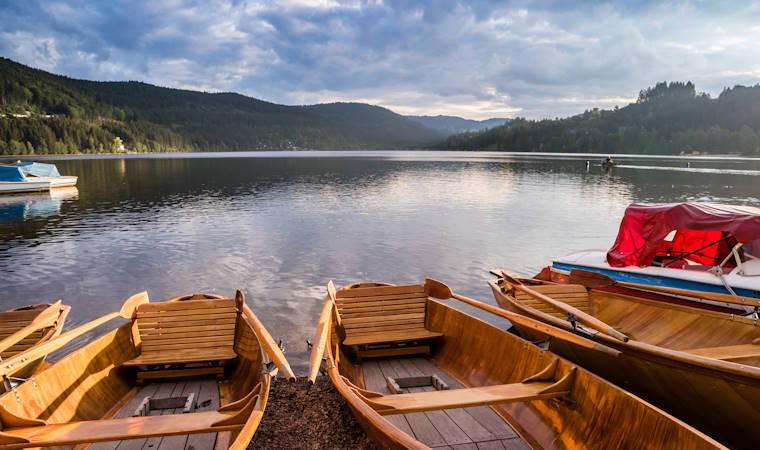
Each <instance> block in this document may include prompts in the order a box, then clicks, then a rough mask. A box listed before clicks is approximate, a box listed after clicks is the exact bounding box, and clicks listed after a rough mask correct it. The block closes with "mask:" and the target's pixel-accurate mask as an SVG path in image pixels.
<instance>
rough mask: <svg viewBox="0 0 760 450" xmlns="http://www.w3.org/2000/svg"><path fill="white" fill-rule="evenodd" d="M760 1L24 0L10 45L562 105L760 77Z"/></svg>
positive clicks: (507, 109) (334, 92)
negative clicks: (660, 86)
mask: <svg viewBox="0 0 760 450" xmlns="http://www.w3.org/2000/svg"><path fill="white" fill-rule="evenodd" d="M759 15H760V10H759V9H758V8H757V7H754V6H743V5H738V4H737V5H734V4H731V3H718V2H708V3H707V4H703V3H696V4H691V3H686V2H668V3H663V2H652V3H650V2H626V3H621V4H613V3H602V2H582V3H579V4H574V3H571V2H529V1H517V2H489V1H472V2H454V1H423V2H405V1H393V0H386V1H338V0H288V1H279V2H244V1H198V2H179V1H167V2H146V3H137V2H127V1H109V2H100V1H94V0H93V1H84V0H81V1H74V0H70V1H44V2H36V1H11V2H4V3H2V4H1V5H0V21H1V23H3V27H2V29H0V54H2V55H3V56H6V57H9V58H12V59H14V60H17V61H20V62H22V63H25V64H30V65H33V66H35V67H40V68H42V69H45V70H49V71H52V72H57V73H63V74H66V75H69V76H73V77H82V78H90V79H108V80H125V79H137V80H144V81H147V82H151V83H155V84H159V85H162V86H172V87H182V88H191V89H202V90H207V91H238V92H242V93H245V94H248V95H252V96H256V97H259V98H263V99H266V100H269V101H274V102H280V103H289V104H302V103H313V102H324V101H336V100H341V101H351V100H353V101H365V102H371V103H377V104H381V105H383V106H387V107H390V108H392V109H394V110H396V111H398V112H401V113H432V114H439V113H451V114H458V115H464V116H468V117H488V116H507V115H515V114H519V115H523V116H528V117H554V116H562V115H567V114H572V113H577V112H580V111H583V110H584V109H586V108H591V107H595V106H598V107H603V108H609V107H612V106H614V105H616V104H617V105H623V104H625V103H626V102H628V101H630V100H631V99H632V98H634V97H635V96H636V94H637V93H638V90H639V89H641V88H645V87H647V86H649V85H652V84H654V83H655V82H657V81H660V80H664V79H668V80H686V79H691V80H693V81H694V82H695V83H696V84H697V87H698V89H702V90H706V91H708V92H711V93H713V94H715V93H717V92H720V89H721V88H722V87H724V86H728V85H733V84H735V83H744V84H754V83H756V82H758V79H759V78H760V63H756V62H755V61H758V56H760V49H759V48H758V46H756V45H755V42H757V40H758V39H759V38H760V27H758V26H757V25H755V24H756V23H758V21H757V19H758V18H759V17H758V16H759Z"/></svg>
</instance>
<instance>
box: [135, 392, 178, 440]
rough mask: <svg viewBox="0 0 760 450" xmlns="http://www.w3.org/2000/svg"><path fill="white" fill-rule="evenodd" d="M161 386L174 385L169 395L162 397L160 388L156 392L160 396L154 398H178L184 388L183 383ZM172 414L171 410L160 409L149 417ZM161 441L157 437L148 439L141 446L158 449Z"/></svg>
mask: <svg viewBox="0 0 760 450" xmlns="http://www.w3.org/2000/svg"><path fill="white" fill-rule="evenodd" d="M161 385H162V386H163V385H167V386H169V385H174V386H173V387H172V389H171V392H169V395H163V392H161V388H158V392H161V396H160V397H159V395H158V394H157V395H156V398H169V397H178V396H179V395H180V394H181V393H182V390H183V389H184V388H185V382H184V381H178V382H176V383H162V384H161ZM173 412H174V410H173V409H161V410H158V411H151V412H150V415H151V416H166V415H169V414H172V413H173ZM162 440H163V437H158V436H157V437H152V438H148V440H146V441H145V443H144V444H143V449H144V450H153V449H155V448H158V446H159V445H161V441H162Z"/></svg>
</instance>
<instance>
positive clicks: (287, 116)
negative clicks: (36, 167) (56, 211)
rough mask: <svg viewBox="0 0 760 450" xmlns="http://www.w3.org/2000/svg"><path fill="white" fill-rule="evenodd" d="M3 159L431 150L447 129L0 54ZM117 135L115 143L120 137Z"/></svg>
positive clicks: (361, 109)
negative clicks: (75, 70) (101, 77)
mask: <svg viewBox="0 0 760 450" xmlns="http://www.w3.org/2000/svg"><path fill="white" fill-rule="evenodd" d="M0 75H1V78H0V114H1V115H2V117H0V155H2V154H6V155H10V154H29V153H36V154H65V153H78V152H84V153H89V152H106V151H119V150H120V149H121V145H122V144H123V146H124V148H125V149H127V150H132V151H138V152H142V151H200V150H203V151H244V150H297V149H316V150H320V149H325V150H327V149H330V150H333V149H360V150H361V149H408V148H429V147H431V146H432V145H434V144H436V143H439V142H441V141H442V140H443V139H444V138H445V137H446V135H445V134H443V133H441V132H439V131H437V130H433V129H431V128H428V127H425V126H424V125H422V124H419V123H417V122H415V121H413V120H411V119H407V118H406V117H404V116H402V115H400V114H396V113H394V112H393V111H391V110H389V109H387V108H383V107H380V106H374V105H367V104H362V103H329V104H318V105H305V106H289V105H279V104H276V103H272V102H268V101H265V100H260V99H257V98H253V97H248V96H245V95H242V94H238V93H234V92H221V93H207V92H200V91H191V90H185V89H176V88H167V87H160V86H155V85H152V84H149V83H145V82H141V81H90V80H79V79H74V78H69V77H66V76H62V75H56V74H52V73H49V72H45V71H42V70H39V69H34V68H31V67H28V66H24V65H22V64H19V63H17V62H14V61H11V60H9V59H7V58H0ZM117 138H118V139H117Z"/></svg>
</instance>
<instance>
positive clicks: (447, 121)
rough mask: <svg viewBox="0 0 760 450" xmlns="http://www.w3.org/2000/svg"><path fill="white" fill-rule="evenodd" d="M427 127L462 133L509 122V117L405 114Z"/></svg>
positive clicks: (451, 132)
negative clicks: (486, 117) (485, 117)
mask: <svg viewBox="0 0 760 450" xmlns="http://www.w3.org/2000/svg"><path fill="white" fill-rule="evenodd" d="M406 117H408V118H409V119H412V120H414V121H415V122H418V123H421V124H422V125H425V126H426V127H428V128H432V129H434V130H438V131H440V132H442V133H446V134H454V133H464V132H466V131H481V130H486V129H488V128H493V127H498V126H501V125H504V124H505V123H507V122H509V119H486V120H470V119H464V118H462V117H456V116H406Z"/></svg>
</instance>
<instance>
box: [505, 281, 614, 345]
mask: <svg viewBox="0 0 760 450" xmlns="http://www.w3.org/2000/svg"><path fill="white" fill-rule="evenodd" d="M501 276H502V277H503V278H504V280H505V281H507V282H508V283H509V284H511V285H512V286H513V287H514V288H515V289H517V290H519V291H522V292H525V293H526V294H528V295H530V296H531V297H534V298H537V299H539V300H541V301H542V302H544V303H547V304H549V305H551V306H553V307H555V308H557V309H559V310H560V311H562V312H564V313H566V314H572V315H573V316H575V318H577V319H578V321H579V322H581V323H582V324H584V325H588V326H590V327H591V328H593V329H595V330H596V331H599V332H600V333H604V334H606V335H608V336H612V337H614V338H615V339H619V340H621V341H623V342H628V336H626V335H624V334H623V333H621V332H619V331H618V330H616V329H614V328H612V327H611V326H609V325H608V324H606V323H604V322H602V321H601V320H599V319H597V318H596V317H594V316H592V315H590V314H586V313H585V312H583V311H581V310H580V309H578V308H575V307H572V306H570V305H568V304H567V303H563V302H560V301H557V300H554V299H553V298H551V297H549V296H548V295H544V294H542V293H540V292H536V291H534V290H533V289H531V288H529V287H527V286H525V285H524V284H522V283H521V282H520V280H517V279H515V278H513V277H512V276H511V275H509V274H508V273H506V272H504V271H502V272H501Z"/></svg>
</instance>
